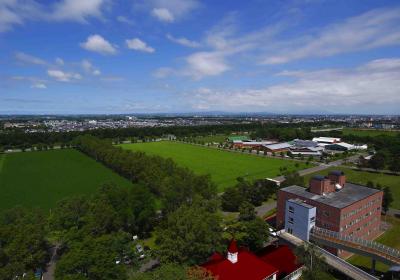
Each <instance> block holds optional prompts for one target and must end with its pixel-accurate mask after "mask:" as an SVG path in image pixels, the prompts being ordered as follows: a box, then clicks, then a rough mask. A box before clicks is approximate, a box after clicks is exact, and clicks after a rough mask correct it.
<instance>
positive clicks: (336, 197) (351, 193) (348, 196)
mask: <svg viewBox="0 0 400 280" xmlns="http://www.w3.org/2000/svg"><path fill="white" fill-rule="evenodd" d="M281 190H283V191H285V192H288V193H292V194H296V195H298V196H299V197H303V198H307V199H312V200H315V201H318V202H320V203H323V204H326V205H329V206H332V207H335V208H340V209H341V208H345V207H347V206H349V205H351V204H353V203H355V202H357V201H359V200H362V199H364V198H367V197H369V196H371V195H373V194H375V193H377V192H380V190H377V189H372V188H367V187H364V186H360V185H356V184H353V183H346V184H345V185H344V187H343V188H342V189H341V190H339V191H336V192H332V193H328V194H326V195H319V194H315V193H311V192H309V191H308V190H307V189H306V188H303V187H300V186H296V185H294V186H290V187H286V188H282V189H281Z"/></svg>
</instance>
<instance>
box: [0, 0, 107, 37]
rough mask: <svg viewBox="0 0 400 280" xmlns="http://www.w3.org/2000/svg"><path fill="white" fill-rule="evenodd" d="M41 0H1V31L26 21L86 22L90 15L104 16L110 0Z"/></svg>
mask: <svg viewBox="0 0 400 280" xmlns="http://www.w3.org/2000/svg"><path fill="white" fill-rule="evenodd" d="M42 2H43V1H39V0H0V32H5V31H8V30H10V29H12V28H13V26H15V25H22V24H24V23H25V22H26V21H32V20H42V21H76V22H80V23H86V22H87V19H88V18H90V17H95V18H102V10H103V9H104V8H105V6H106V5H107V4H108V3H109V0H84V1H83V0H59V1H57V2H55V3H54V4H52V5H45V4H42Z"/></svg>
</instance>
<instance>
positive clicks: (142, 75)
mask: <svg viewBox="0 0 400 280" xmlns="http://www.w3.org/2000/svg"><path fill="white" fill-rule="evenodd" d="M399 26H400V3H399V2H398V1H396V0H391V1H389V0H382V1H374V0H362V1H361V0H360V1H348V0H347V1H345V0H336V1H334V0H288V1H265V0H250V1H211V0H207V1H201V0H137V1H128V0H127V1H112V0H85V1H79V0H57V1H50V0H48V1H38V0H24V1H23V0H0V115H1V114H135V113H136V114H140V113H190V112H199V113H201V112H215V111H217V112H225V113H246V112H249V113H251V112H267V113H270V114H383V115H386V114H399V113H400V110H399V108H400V48H399V46H400V28H399Z"/></svg>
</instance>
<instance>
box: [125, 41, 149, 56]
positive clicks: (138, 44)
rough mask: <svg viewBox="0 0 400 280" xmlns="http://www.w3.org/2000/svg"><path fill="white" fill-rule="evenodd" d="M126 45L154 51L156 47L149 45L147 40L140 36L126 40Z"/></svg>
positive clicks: (139, 49)
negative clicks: (144, 40) (141, 38)
mask: <svg viewBox="0 0 400 280" xmlns="http://www.w3.org/2000/svg"><path fill="white" fill-rule="evenodd" d="M125 42H126V45H127V47H128V48H129V49H131V50H136V51H141V52H147V53H153V52H154V51H155V50H154V48H152V47H150V46H148V45H147V44H146V43H145V42H143V41H142V40H140V39H139V38H133V39H127V40H125Z"/></svg>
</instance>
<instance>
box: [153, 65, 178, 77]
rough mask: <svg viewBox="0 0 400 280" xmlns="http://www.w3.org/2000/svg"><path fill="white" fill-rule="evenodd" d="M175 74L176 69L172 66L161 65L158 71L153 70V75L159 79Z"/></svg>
mask: <svg viewBox="0 0 400 280" xmlns="http://www.w3.org/2000/svg"><path fill="white" fill-rule="evenodd" d="M173 74H175V70H174V69H172V68H170V67H161V68H158V69H157V70H156V71H154V72H153V76H154V77H156V78H159V79H163V78H166V77H168V76H171V75H173Z"/></svg>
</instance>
